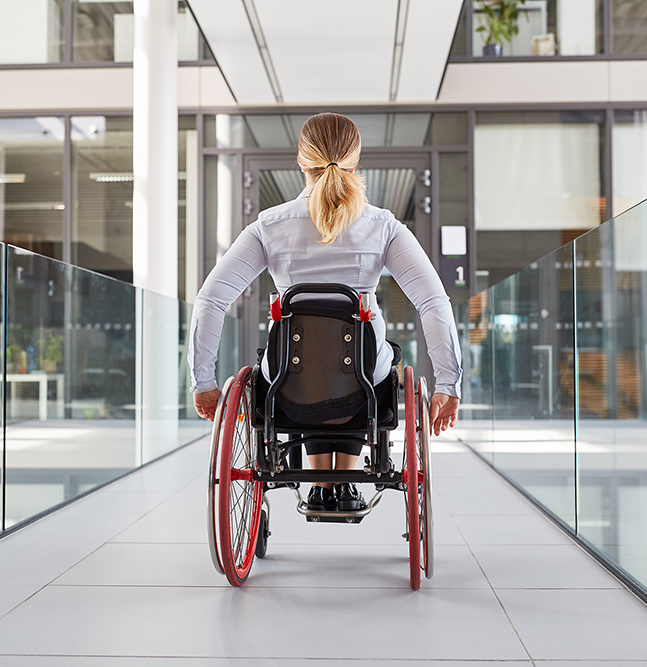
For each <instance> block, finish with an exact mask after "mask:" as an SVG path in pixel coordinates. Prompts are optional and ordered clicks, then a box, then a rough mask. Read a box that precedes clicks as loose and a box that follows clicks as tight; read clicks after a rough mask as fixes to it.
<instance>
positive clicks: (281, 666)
mask: <svg viewBox="0 0 647 667" xmlns="http://www.w3.org/2000/svg"><path fill="white" fill-rule="evenodd" d="M553 664H556V663H553ZM569 664H570V665H571V667H573V664H572V663H569ZM589 664H590V665H593V663H588V662H587V663H582V665H583V667H588V665H589ZM598 664H599V665H605V667H610V665H609V663H596V664H595V667H597V666H598ZM614 664H615V663H614ZM624 664H625V663H620V665H624ZM626 664H627V665H629V664H632V665H634V666H635V665H636V663H635V662H634V663H626ZM68 665H69V666H70V667H77V666H78V667H85V666H86V665H87V666H88V667H193V666H194V665H195V667H201V666H202V665H214V667H285V666H286V665H287V666H288V667H299V666H300V665H311V666H312V667H363V666H364V665H385V666H386V665H388V667H416V665H420V666H421V667H422V666H423V665H424V666H431V667H498V666H500V667H532V663H531V662H530V661H529V660H528V661H518V660H506V661H504V662H503V661H502V662H499V661H498V660H497V661H490V660H488V661H487V662H482V661H480V660H470V661H468V662H465V661H463V660H451V661H447V660H392V659H386V660H379V659H377V658H372V659H370V660H363V659H361V658H358V659H356V660H338V659H335V660H321V659H319V658H305V659H304V658H280V659H278V660H272V659H269V660H268V659H266V658H199V657H193V658H188V657H183V658H165V659H164V660H163V661H161V660H160V658H159V657H155V658H131V657H121V656H118V657H100V658H97V657H89V656H82V657H78V656H76V657H75V656H64V657H57V656H40V655H39V656H1V655H0V667H68ZM560 667H563V664H562V663H560ZM575 667H579V663H578V665H576V666H575Z"/></svg>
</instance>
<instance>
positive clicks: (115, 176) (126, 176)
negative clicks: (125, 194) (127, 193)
mask: <svg viewBox="0 0 647 667" xmlns="http://www.w3.org/2000/svg"><path fill="white" fill-rule="evenodd" d="M133 179H134V176H133V172H132V171H91V172H90V180H92V181H96V182H97V183H125V182H128V181H132V180H133Z"/></svg>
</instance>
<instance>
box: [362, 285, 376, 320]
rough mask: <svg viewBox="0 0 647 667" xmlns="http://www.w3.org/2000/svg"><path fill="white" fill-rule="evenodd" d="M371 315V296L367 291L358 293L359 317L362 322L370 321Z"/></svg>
mask: <svg viewBox="0 0 647 667" xmlns="http://www.w3.org/2000/svg"><path fill="white" fill-rule="evenodd" d="M372 317H373V313H371V296H370V294H369V293H368V292H362V293H361V294H360V295H359V319H360V320H362V322H370V321H371V319H372Z"/></svg>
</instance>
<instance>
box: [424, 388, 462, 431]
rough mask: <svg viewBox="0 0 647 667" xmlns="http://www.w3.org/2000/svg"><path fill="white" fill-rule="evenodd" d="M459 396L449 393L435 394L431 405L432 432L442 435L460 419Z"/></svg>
mask: <svg viewBox="0 0 647 667" xmlns="http://www.w3.org/2000/svg"><path fill="white" fill-rule="evenodd" d="M459 403H460V399H459V398H454V397H453V396H449V395H447V394H434V395H433V396H432V397H431V405H430V406H429V420H430V422H431V432H432V433H435V434H436V435H440V432H441V431H445V430H446V429H447V427H448V426H453V425H454V424H455V423H456V420H457V419H458V404H459Z"/></svg>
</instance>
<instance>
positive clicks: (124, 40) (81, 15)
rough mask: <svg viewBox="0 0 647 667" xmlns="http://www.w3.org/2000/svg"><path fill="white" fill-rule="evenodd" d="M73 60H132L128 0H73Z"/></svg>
mask: <svg viewBox="0 0 647 667" xmlns="http://www.w3.org/2000/svg"><path fill="white" fill-rule="evenodd" d="M73 7H74V43H73V53H74V60H77V61H92V60H99V61H102V60H107V61H114V62H132V60H133V39H134V20H133V3H132V2H87V1H86V2H84V1H83V0H74V4H73Z"/></svg>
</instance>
